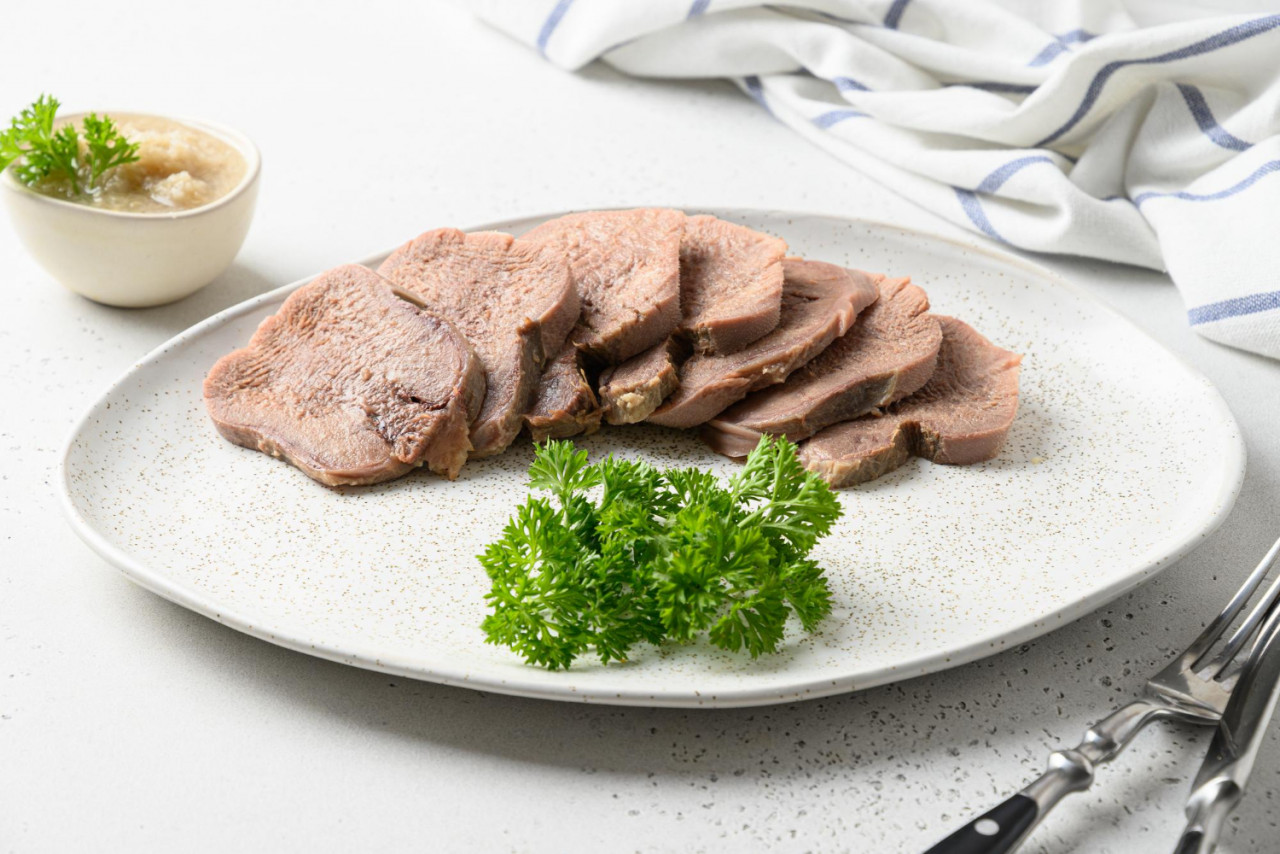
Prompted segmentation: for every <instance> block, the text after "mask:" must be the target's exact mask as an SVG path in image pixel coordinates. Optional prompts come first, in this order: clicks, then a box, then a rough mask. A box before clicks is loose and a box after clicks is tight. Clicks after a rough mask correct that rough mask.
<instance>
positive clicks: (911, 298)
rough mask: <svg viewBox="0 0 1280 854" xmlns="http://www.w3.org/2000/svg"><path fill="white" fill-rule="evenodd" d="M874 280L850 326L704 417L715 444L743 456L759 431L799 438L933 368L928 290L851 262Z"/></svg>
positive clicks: (934, 324)
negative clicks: (766, 383)
mask: <svg viewBox="0 0 1280 854" xmlns="http://www.w3.org/2000/svg"><path fill="white" fill-rule="evenodd" d="M850 275H853V276H855V277H859V278H862V279H864V280H866V279H871V280H875V281H876V282H877V283H878V287H879V291H880V298H879V299H878V300H877V301H876V302H875V304H874V305H872V306H871V307H870V308H868V309H867V310H866V311H864V312H863V313H862V314H861V315H859V316H858V320H857V322H856V323H855V324H854V325H853V328H852V329H850V330H849V332H848V333H847V334H846V335H845V336H844V337H843V338H840V339H839V340H837V341H835V342H834V343H833V344H832V345H831V346H830V347H828V348H827V349H826V350H824V351H823V352H822V353H821V355H819V356H818V357H817V358H815V359H813V360H812V361H811V362H809V363H808V364H806V365H804V366H803V367H801V368H799V369H798V370H797V371H796V372H795V373H793V374H792V375H791V376H790V377H788V378H787V381H786V382H784V383H781V384H779V385H775V386H771V387H769V388H766V389H762V390H761V391H758V392H756V393H755V394H752V395H750V396H748V397H747V398H746V399H745V400H743V401H742V402H740V403H736V404H734V405H733V406H731V407H729V408H728V409H726V410H725V411H724V412H722V413H720V414H719V415H717V416H716V417H715V418H713V419H711V420H710V421H708V422H707V424H706V425H705V426H704V427H703V430H702V438H703V439H704V440H705V441H706V442H707V444H709V445H711V447H712V448H714V449H715V450H716V451H717V452H719V453H721V454H724V455H725V456H729V457H745V456H746V455H747V454H749V453H751V450H752V449H753V448H754V447H755V446H756V443H757V442H759V441H760V436H761V434H763V433H768V434H771V435H775V436H777V435H781V436H786V437H787V438H788V439H790V440H791V441H793V442H799V441H800V440H802V439H807V438H808V437H810V436H812V435H813V434H814V433H817V432H818V431H819V430H821V429H823V428H824V427H828V426H830V425H832V424H837V423H839V422H841V421H848V420H850V419H853V418H857V417H859V416H861V415H865V414H867V413H868V412H871V411H872V410H875V409H878V408H880V407H884V406H887V405H889V404H890V403H892V402H894V401H895V400H900V399H902V398H904V397H906V396H908V395H910V394H912V393H913V392H915V391H916V390H917V389H919V388H920V387H921V386H923V385H924V384H925V382H926V381H927V380H928V379H929V377H930V376H931V375H932V374H933V370H934V364H935V363H936V361H937V357H938V348H939V347H940V346H941V344H942V328H941V326H939V324H938V319H937V317H936V316H934V315H931V314H928V310H929V298H928V297H927V296H925V292H924V291H922V290H921V289H920V288H918V287H916V286H915V285H913V284H911V283H910V280H908V279H887V278H885V277H884V276H881V275H879V274H871V273H862V272H860V271H856V270H851V271H850Z"/></svg>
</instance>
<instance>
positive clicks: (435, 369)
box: [204, 265, 485, 486]
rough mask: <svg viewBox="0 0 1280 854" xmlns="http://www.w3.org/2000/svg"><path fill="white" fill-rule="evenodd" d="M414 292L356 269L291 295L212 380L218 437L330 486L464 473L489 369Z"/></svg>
mask: <svg viewBox="0 0 1280 854" xmlns="http://www.w3.org/2000/svg"><path fill="white" fill-rule="evenodd" d="M407 297H408V295H406V294H404V293H403V292H398V291H396V290H395V289H393V288H392V286H391V285H390V284H388V283H387V282H386V281H385V280H383V279H382V278H380V277H379V276H378V275H377V274H375V273H374V272H373V271H372V270H367V269H365V268H364V267H359V266H355V265H350V266H345V267H338V268H337V269H334V270H330V271H329V272H327V273H324V274H322V275H321V276H319V277H317V278H316V279H315V280H314V281H312V282H311V283H310V284H307V285H304V286H303V287H301V288H299V289H298V290H297V291H294V293H293V294H291V295H290V296H289V298H288V299H286V300H285V301H284V305H282V306H281V307H280V310H279V311H278V312H277V313H276V314H274V315H272V316H271V317H269V318H267V319H266V320H265V321H263V323H262V325H261V326H259V327H258V330H257V332H255V333H254V335H253V338H252V339H251V340H250V342H249V345H248V346H247V347H244V348H243V349H240V350H236V351H235V352H233V353H230V354H228V355H227V356H224V357H223V358H222V359H220V360H219V361H218V362H217V364H215V365H214V366H213V369H212V370H211V371H210V372H209V375H208V377H206V378H205V381H204V398H205V404H206V406H207V407H208V410H209V414H210V416H212V418H213V421H214V424H215V425H216V426H217V428H218V431H219V432H220V433H221V434H222V435H223V436H225V437H226V438H227V439H230V440H231V441H232V442H235V443H236V444H238V445H244V446H245V447H248V448H253V449H255V450H259V451H262V452H264V453H267V454H270V455H271V456H273V457H283V458H284V459H286V460H288V461H289V462H290V463H293V465H295V466H297V467H298V468H300V469H301V470H302V471H304V472H305V473H306V474H307V475H309V476H310V477H312V478H314V479H316V480H318V481H320V482H321V483H324V484H327V485H330V486H337V485H341V484H352V485H355V484H368V483H378V482H379V481H384V480H390V479H391V478H394V477H398V476H400V475H402V474H404V473H405V472H407V471H409V470H410V469H412V468H414V467H415V466H419V465H423V464H425V465H426V466H427V467H428V468H430V469H431V470H432V471H435V472H438V473H440V474H443V475H445V476H446V477H448V478H450V479H452V478H454V477H456V476H457V474H458V469H459V468H461V466H462V464H463V463H464V462H465V461H466V458H467V453H468V451H470V450H471V442H470V441H469V439H468V434H469V427H470V424H471V420H472V418H473V417H474V415H475V414H476V413H477V412H479V411H480V406H481V402H482V401H483V400H484V396H485V381H484V370H483V368H482V367H481V364H480V360H479V358H478V357H477V356H476V354H475V352H474V351H473V350H472V348H471V346H470V345H469V344H468V343H467V340H466V339H465V338H464V337H463V336H462V334H461V333H459V332H458V330H457V329H456V328H454V326H453V325H452V324H451V323H449V322H448V321H447V320H445V319H444V318H442V317H440V316H439V315H437V314H434V313H432V312H430V311H427V310H424V309H423V308H422V307H421V306H419V305H417V304H415V303H413V302H410V301H409V300H408V298H407Z"/></svg>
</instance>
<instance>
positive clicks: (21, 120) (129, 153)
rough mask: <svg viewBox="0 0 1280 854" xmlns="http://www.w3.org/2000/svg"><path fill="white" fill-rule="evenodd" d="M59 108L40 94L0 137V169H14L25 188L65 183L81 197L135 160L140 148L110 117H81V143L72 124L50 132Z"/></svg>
mask: <svg viewBox="0 0 1280 854" xmlns="http://www.w3.org/2000/svg"><path fill="white" fill-rule="evenodd" d="M59 106H61V105H60V104H59V103H58V99H57V98H54V97H52V96H50V95H41V96H40V97H39V98H37V99H36V101H35V103H33V104H32V105H31V106H29V107H27V108H26V109H24V110H23V111H22V112H21V113H19V114H18V115H17V116H15V117H14V118H13V119H12V120H11V121H10V122H9V129H8V130H6V131H4V132H2V133H0V169H5V168H8V167H9V166H11V165H12V167H13V172H14V175H15V176H16V177H17V179H18V180H19V181H21V182H22V183H23V184H26V185H27V186H32V185H35V184H39V183H40V182H42V181H45V180H48V179H62V180H65V181H66V182H67V185H68V186H69V187H70V188H71V192H72V194H73V195H76V196H79V195H82V194H84V193H86V192H89V193H93V192H96V191H97V190H99V189H100V188H101V187H102V183H103V181H104V180H105V178H106V174H107V172H108V171H110V170H111V169H114V168H116V167H117V166H121V165H123V164H125V163H132V162H134V161H136V160H137V159H138V145H137V144H136V143H131V142H129V141H128V140H127V139H126V138H125V137H124V135H123V134H121V133H120V131H119V129H118V128H117V127H116V125H115V122H114V121H112V120H111V118H110V117H109V116H102V117H101V118H99V117H98V115H97V114H96V113H90V114H89V115H87V116H85V118H84V120H83V122H82V124H83V126H84V137H83V139H82V138H81V136H80V133H79V132H78V131H77V130H76V127H75V125H73V124H65V125H63V126H62V127H60V128H58V129H57V130H54V120H55V119H56V117H57V113H58V107H59Z"/></svg>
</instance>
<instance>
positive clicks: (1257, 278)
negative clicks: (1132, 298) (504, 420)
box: [472, 0, 1280, 358]
mask: <svg viewBox="0 0 1280 854" xmlns="http://www.w3.org/2000/svg"><path fill="white" fill-rule="evenodd" d="M1205 2H1209V0H1205ZM1247 3H1248V0H1234V2H1231V3H1229V4H1228V3H1224V2H1219V3H1218V4H1217V7H1218V9H1217V11H1211V10H1197V9H1196V8H1195V7H1194V5H1193V4H1191V3H1188V2H1182V3H1176V4H1175V3H1164V2H1161V0H1128V2H1122V0H1109V1H1108V0H1074V2H1069V0H1054V2H1052V3H1046V2H1038V3H1037V2H1029V0H1027V2H1017V0H1003V2H1001V0H965V2H957V0H796V2H790V3H785V4H777V3H773V4H766V3H760V2H753V0H577V2H574V0H480V2H476V3H473V4H472V8H473V9H476V10H477V11H478V13H479V14H480V16H481V17H482V18H484V19H486V20H488V21H489V22H491V23H492V24H494V25H495V26H497V27H499V28H500V29H503V30H505V31H506V32H508V33H510V34H511V35H513V36H515V37H516V38H517V39H520V40H522V41H525V42H527V43H528V44H530V45H531V46H533V47H534V48H536V49H537V50H538V51H539V52H541V53H542V55H543V56H545V57H546V58H547V59H548V60H550V61H552V62H554V63H555V64H557V65H559V66H561V67H563V68H566V69H576V68H579V67H581V66H583V65H585V64H586V63H588V62H591V61H592V60H595V59H601V60H603V61H604V62H606V63H608V64H609V65H611V66H613V67H614V68H617V69H619V70H620V71H623V72H626V73H629V74H636V75H645V76H650V77H668V78H674V77H727V78H729V79H731V80H733V81H735V82H736V83H737V84H738V85H739V86H740V87H742V89H743V90H745V91H746V92H747V93H748V94H750V95H751V97H753V98H755V100H756V101H758V102H759V103H760V105H761V106H762V107H764V108H765V109H766V110H768V111H769V112H770V113H771V114H772V115H773V116H774V117H775V118H777V119H778V120H779V121H781V122H784V123H785V124H787V125H789V126H790V127H792V128H793V129H795V130H796V131H798V132H799V133H800V134H802V135H803V136H805V137H806V138H808V139H809V140H811V141H812V142H814V143H816V144H818V145H819V146H821V147H822V148H824V149H826V150H827V151H829V152H831V153H832V154H834V155H835V156H836V157H838V158H839V159H841V160H843V161H845V162H846V163H848V164H849V165H851V166H853V167H854V168H856V169H858V170H860V171H862V172H864V173H866V174H867V175H869V176H871V177H872V178H874V179H876V180H878V181H880V182H882V183H883V184H885V185H886V186H888V187H890V188H892V189H894V190H896V191H897V192H899V193H901V194H903V195H905V196H907V197H909V198H911V199H912V200H914V201H915V202H917V203H919V204H920V205H922V206H924V207H926V208H928V209H929V210H931V211H934V212H936V213H939V214H941V215H942V216H944V217H946V218H948V219H950V220H951V221H952V222H955V223H958V224H960V225H962V226H965V227H968V228H971V229H973V230H975V231H979V232H981V233H983V234H986V235H987V236H989V237H991V238H994V239H995V240H999V241H1002V242H1004V243H1008V244H1012V245H1013V246H1017V247H1020V248H1023V249H1030V250H1034V251H1037V252H1053V253H1064V254H1071V255H1083V256H1088V257H1093V258H1102V259H1106V260H1108V261H1119V262H1124V263H1128V264H1137V265H1140V266H1143V267H1150V268H1153V269H1167V270H1168V271H1169V273H1170V275H1171V276H1172V278H1173V280H1174V282H1175V283H1176V284H1177V286H1178V288H1179V289H1180V291H1181V293H1182V296H1183V299H1184V301H1185V303H1186V305H1187V317H1188V320H1189V322H1190V323H1191V324H1192V326H1193V327H1194V328H1195V329H1196V331H1198V332H1200V333H1201V334H1203V335H1205V336H1207V337H1209V338H1212V339H1214V340H1216V341H1220V342H1222V343H1224V344H1230V345H1232V346H1235V347H1240V348H1243V349H1246V350H1253V351H1255V352H1258V353H1263V354H1266V355H1268V356H1271V357H1273V358H1280V274H1278V272H1277V271H1280V175H1273V173H1276V172H1280V14H1260V13H1251V14H1239V13H1236V12H1237V11H1238V10H1239V9H1240V8H1241V7H1242V6H1244V5H1246V4H1247ZM1228 5H1230V6H1231V7H1232V9H1233V10H1236V11H1233V13H1232V14H1223V13H1222V11H1221V9H1222V8H1223V7H1225V6H1228ZM1270 5H1271V8H1272V9H1275V3H1274V2H1272V3H1271V4H1270Z"/></svg>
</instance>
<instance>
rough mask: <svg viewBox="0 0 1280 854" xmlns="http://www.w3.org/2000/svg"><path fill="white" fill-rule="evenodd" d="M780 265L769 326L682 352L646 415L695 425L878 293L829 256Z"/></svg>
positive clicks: (837, 332)
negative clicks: (777, 303) (717, 348)
mask: <svg viewBox="0 0 1280 854" xmlns="http://www.w3.org/2000/svg"><path fill="white" fill-rule="evenodd" d="M783 269H784V271H785V273H786V281H785V283H784V284H783V286H782V317H781V320H780V321H779V323H778V325H777V327H776V328H775V329H774V330H773V331H772V332H770V333H769V334H768V335H766V336H764V337H763V338H761V339H759V340H758V341H756V342H755V343H754V344H751V345H749V346H748V347H747V348H746V349H744V350H740V351H738V352H737V353H732V354H729V355H719V356H708V355H704V354H702V353H695V354H694V355H692V356H690V357H689V360H688V361H686V362H685V363H684V364H683V365H682V366H681V367H680V387H679V388H677V389H676V390H675V392H674V393H673V394H672V395H671V396H670V397H669V398H667V400H666V402H665V403H663V404H662V406H660V407H658V409H656V410H655V411H654V413H653V414H652V415H650V416H649V419H648V420H649V421H651V422H653V423H654V424H661V425H663V426H664V427H696V426H697V425H699V424H702V423H703V422H704V421H706V420H707V419H709V418H711V417H712V416H714V415H716V414H717V413H718V412H720V411H721V410H723V409H724V408H725V407H726V406H729V405H730V404H732V403H735V402H736V401H739V400H741V399H742V398H744V397H746V396H747V395H748V394H749V393H751V392H752V391H754V390H755V389H758V388H763V387H764V386H767V385H773V384H774V383H780V382H782V381H783V380H785V379H786V378H787V377H788V376H789V375H790V374H791V372H792V371H794V370H795V369H796V368H798V367H800V366H801V365H803V364H805V363H806V362H808V361H809V360H810V359H812V358H814V357H815V356H817V355H818V354H819V353H821V352H822V351H823V350H825V349H826V348H827V345H829V344H830V343H831V342H832V341H834V340H835V339H837V338H839V337H840V336H841V335H844V334H845V333H846V332H847V331H848V330H849V328H850V327H851V326H853V322H854V319H855V318H857V316H858V313H859V312H861V311H862V310H863V309H864V308H866V307H867V306H868V305H870V304H871V303H872V302H874V301H875V299H876V298H877V297H878V296H879V295H880V291H879V290H878V289H877V288H876V285H875V281H874V280H873V279H872V278H871V277H870V276H866V275H862V274H857V275H855V274H854V273H851V272H850V271H848V270H846V269H844V268H843V267H837V266H835V265H834V264H826V263H823V262H822V261H803V260H801V259H799V258H788V259H787V260H786V261H785V262H783Z"/></svg>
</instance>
